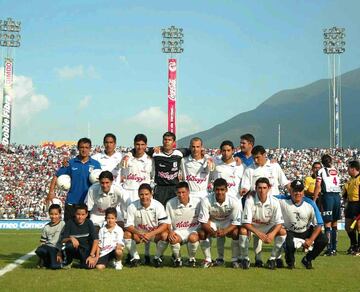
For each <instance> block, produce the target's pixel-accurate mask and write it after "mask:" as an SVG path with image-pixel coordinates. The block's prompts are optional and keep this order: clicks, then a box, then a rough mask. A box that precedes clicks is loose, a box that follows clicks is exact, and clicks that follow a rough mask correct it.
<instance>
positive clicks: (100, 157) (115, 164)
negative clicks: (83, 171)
mask: <svg viewBox="0 0 360 292" xmlns="http://www.w3.org/2000/svg"><path fill="white" fill-rule="evenodd" d="M91 158H93V159H95V160H97V161H99V163H100V166H101V170H108V171H111V173H112V174H113V176H114V182H115V181H116V178H117V177H118V176H119V174H120V162H121V159H122V154H121V153H120V152H115V153H114V154H113V155H111V156H108V155H106V154H105V152H100V153H96V154H95V155H93V156H92V157H91Z"/></svg>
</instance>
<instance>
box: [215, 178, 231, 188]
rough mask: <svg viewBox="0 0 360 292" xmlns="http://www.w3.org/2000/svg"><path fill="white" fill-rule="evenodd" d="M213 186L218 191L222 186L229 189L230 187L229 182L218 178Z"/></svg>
mask: <svg viewBox="0 0 360 292" xmlns="http://www.w3.org/2000/svg"><path fill="white" fill-rule="evenodd" d="M213 185H214V189H216V188H217V187H222V186H225V187H227V186H228V183H227V181H226V180H225V179H223V178H217V179H216V180H215V181H214V183H213Z"/></svg>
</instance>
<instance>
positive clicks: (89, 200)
mask: <svg viewBox="0 0 360 292" xmlns="http://www.w3.org/2000/svg"><path fill="white" fill-rule="evenodd" d="M85 204H86V205H87V206H88V209H89V211H90V214H91V215H95V216H102V217H103V218H104V220H105V210H106V209H107V208H109V207H114V208H115V207H117V206H118V208H119V209H120V213H118V220H123V219H124V217H125V215H126V209H127V207H128V205H129V204H130V200H129V198H128V197H127V195H126V193H125V192H123V191H122V190H121V188H120V187H119V186H117V185H111V187H110V191H109V192H108V193H107V194H106V193H104V192H103V191H102V189H101V186H100V184H99V183H96V184H93V185H92V186H91V187H90V188H89V190H88V193H87V196H86V198H85Z"/></svg>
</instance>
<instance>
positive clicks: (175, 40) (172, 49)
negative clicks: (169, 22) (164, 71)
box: [162, 26, 184, 134]
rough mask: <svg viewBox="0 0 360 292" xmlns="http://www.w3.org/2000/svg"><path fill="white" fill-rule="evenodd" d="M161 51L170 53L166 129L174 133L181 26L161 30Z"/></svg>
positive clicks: (182, 35)
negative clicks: (177, 56) (177, 59)
mask: <svg viewBox="0 0 360 292" xmlns="http://www.w3.org/2000/svg"><path fill="white" fill-rule="evenodd" d="M162 37H163V40H162V52H163V53H165V54H170V58H169V59H168V131H169V132H172V133H174V134H176V63H177V62H176V58H175V55H176V54H181V53H182V52H183V51H184V49H183V48H182V45H183V43H184V40H183V38H184V33H183V29H182V28H176V27H175V26H171V27H169V28H167V29H163V30H162Z"/></svg>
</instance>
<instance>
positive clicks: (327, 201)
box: [314, 154, 341, 256]
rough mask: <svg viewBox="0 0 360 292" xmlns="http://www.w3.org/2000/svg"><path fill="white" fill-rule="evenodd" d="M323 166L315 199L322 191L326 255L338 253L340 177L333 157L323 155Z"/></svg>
mask: <svg viewBox="0 0 360 292" xmlns="http://www.w3.org/2000/svg"><path fill="white" fill-rule="evenodd" d="M321 163H322V165H323V167H322V168H321V169H320V170H319V171H318V175H317V178H316V185H315V191H314V201H316V200H317V198H318V196H319V194H320V192H321V193H322V196H321V206H322V216H323V220H324V222H325V234H326V237H327V239H328V246H327V250H326V252H325V254H324V255H325V256H333V255H336V244H337V221H338V220H339V219H340V217H341V213H340V191H341V189H340V179H339V176H338V171H337V170H336V169H335V168H334V167H332V166H331V163H332V158H331V156H330V155H328V154H325V155H323V156H322V157H321Z"/></svg>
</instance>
